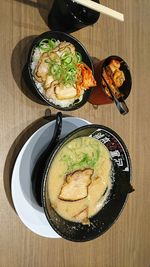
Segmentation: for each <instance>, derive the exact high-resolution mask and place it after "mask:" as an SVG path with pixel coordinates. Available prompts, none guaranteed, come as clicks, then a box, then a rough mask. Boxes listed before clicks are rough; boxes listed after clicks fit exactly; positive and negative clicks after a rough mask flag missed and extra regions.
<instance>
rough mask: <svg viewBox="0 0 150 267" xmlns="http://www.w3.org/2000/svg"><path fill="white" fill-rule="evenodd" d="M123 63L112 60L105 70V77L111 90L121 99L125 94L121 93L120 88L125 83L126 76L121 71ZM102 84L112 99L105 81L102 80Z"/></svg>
mask: <svg viewBox="0 0 150 267" xmlns="http://www.w3.org/2000/svg"><path fill="white" fill-rule="evenodd" d="M120 66H121V62H120V61H118V60H116V59H112V60H111V61H110V63H109V64H108V65H107V66H106V67H105V68H103V73H102V75H103V77H104V79H105V80H106V82H107V83H108V85H109V87H110V89H111V90H112V92H113V94H114V95H115V96H116V97H117V98H120V97H122V96H123V94H122V93H121V92H120V91H119V88H120V87H121V86H122V85H123V83H124V81H125V75H124V73H123V71H122V70H120ZM102 84H103V86H104V88H105V92H106V94H107V95H108V96H109V97H111V95H110V92H109V89H108V88H107V85H106V84H105V81H104V80H102Z"/></svg>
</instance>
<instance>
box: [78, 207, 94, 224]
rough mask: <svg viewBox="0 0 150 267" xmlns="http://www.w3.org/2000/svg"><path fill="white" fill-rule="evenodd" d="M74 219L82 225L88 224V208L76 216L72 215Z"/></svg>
mask: <svg viewBox="0 0 150 267" xmlns="http://www.w3.org/2000/svg"><path fill="white" fill-rule="evenodd" d="M74 218H75V219H76V221H77V222H80V223H82V224H89V223H90V221H89V218H88V208H85V209H84V210H82V211H80V212H79V213H78V214H76V215H74Z"/></svg>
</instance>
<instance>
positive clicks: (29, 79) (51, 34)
mask: <svg viewBox="0 0 150 267" xmlns="http://www.w3.org/2000/svg"><path fill="white" fill-rule="evenodd" d="M47 38H50V39H52V38H54V39H56V40H59V41H67V42H70V43H71V44H73V45H74V46H75V48H76V51H77V52H79V53H80V54H81V55H82V60H83V62H84V63H86V64H87V65H88V67H89V68H90V69H91V70H92V72H93V75H94V68H93V62H92V60H91V58H90V55H89V53H88V51H87V50H86V48H85V47H84V46H83V45H82V44H81V43H80V42H79V41H78V40H77V39H76V38H75V37H73V36H71V35H69V34H67V33H63V32H59V31H48V32H45V33H43V34H41V35H40V36H38V37H37V38H35V40H34V41H33V43H32V45H31V48H30V50H29V54H28V59H27V64H26V66H25V75H24V76H25V79H26V83H27V84H28V86H29V88H31V90H32V92H33V91H34V93H35V95H36V96H38V97H39V98H40V99H41V100H43V103H44V104H47V105H49V106H52V107H53V108H56V109H59V110H64V111H70V110H75V109H78V108H80V107H82V106H83V105H84V104H85V103H86V102H87V100H88V97H89V95H90V91H91V89H90V90H86V91H85V92H84V95H83V99H82V100H81V101H80V102H75V103H74V104H72V105H70V106H69V107H61V106H59V105H55V104H54V103H52V102H50V101H49V100H48V99H47V98H46V97H45V96H44V95H43V94H42V93H41V92H40V91H39V89H38V88H37V86H36V84H35V82H34V79H33V75H32V69H31V63H32V56H33V52H34V49H35V48H36V46H38V44H39V43H40V42H41V40H43V39H47Z"/></svg>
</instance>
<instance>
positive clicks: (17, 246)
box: [0, 0, 150, 267]
mask: <svg viewBox="0 0 150 267" xmlns="http://www.w3.org/2000/svg"><path fill="white" fill-rule="evenodd" d="M101 3H102V4H105V5H107V6H109V7H111V8H113V9H116V10H118V11H120V12H122V13H124V15H125V22H124V23H121V22H119V21H116V20H114V19H112V18H110V17H107V16H104V15H101V17H100V19H99V21H98V23H97V24H95V25H94V26H92V27H87V28H84V29H82V30H80V31H78V32H75V33H73V36H75V37H77V38H78V39H79V40H80V41H81V42H82V43H83V44H84V45H85V46H86V48H87V49H88V51H89V53H90V55H91V56H93V57H97V58H99V59H103V58H105V57H107V56H109V55H113V54H115V55H119V56H121V57H122V58H124V59H125V60H126V61H127V62H128V64H129V66H130V69H131V72H132V79H133V86H132V92H131V94H130V96H129V98H128V99H127V105H128V107H129V110H130V111H129V114H128V115H126V116H121V115H120V114H119V112H118V111H117V109H116V107H115V105H113V104H109V105H103V106H99V107H98V109H94V108H93V106H92V105H91V104H89V103H87V104H86V105H85V106H83V107H82V108H80V109H79V110H76V111H72V112H69V113H67V112H64V114H65V115H68V114H69V115H73V116H78V117H81V118H84V119H87V120H89V121H91V122H92V123H99V124H103V125H105V126H108V127H110V128H112V129H114V130H115V131H116V132H117V133H118V134H119V135H120V136H121V137H122V139H123V140H124V141H125V143H126V145H127V147H128V150H129V153H130V156H131V160H132V168H133V180H132V184H133V187H134V188H135V192H134V193H132V194H131V195H130V196H129V198H128V201H127V204H126V206H125V208H124V211H123V213H122V214H121V216H120V217H119V219H118V220H117V222H116V223H115V224H114V225H113V226H112V227H111V229H109V231H107V232H106V233H105V234H104V235H102V236H101V237H99V238H97V239H96V240H93V241H90V242H85V243H73V242H69V241H66V240H63V239H57V240H56V239H48V238H43V237H40V236H38V235H36V234H34V233H32V232H31V231H30V230H29V229H28V228H26V227H25V226H24V225H23V224H22V222H21V221H20V219H19V217H18V216H17V214H16V213H15V211H14V209H13V208H12V203H11V195H10V179H11V170H12V165H13V161H14V156H15V155H16V154H17V149H18V146H19V144H20V142H21V140H23V138H24V140H25V139H26V138H27V137H28V136H29V135H30V134H31V128H32V127H29V126H35V121H36V122H37V123H44V122H43V119H42V117H43V116H44V114H45V110H46V109H47V106H44V105H41V104H39V103H36V102H35V101H33V100H32V99H31V98H30V95H29V90H28V88H27V87H26V86H25V83H24V81H23V79H22V70H23V67H24V64H25V62H26V57H27V53H28V48H29V45H30V43H31V41H32V40H33V39H34V36H37V35H39V34H41V33H43V32H45V31H47V30H48V26H47V25H46V18H47V14H48V10H49V7H50V5H51V4H52V3H51V1H48V0H47V1H46V0H45V1H42V0H33V1H32V0H1V8H0V21H1V23H0V36H1V42H0V47H1V68H0V69H1V71H0V90H1V97H0V114H1V131H0V138H1V150H0V151H1V160H0V229H1V230H0V266H1V267H12V266H14V267H27V266H29V267H35V266H36V267H41V266H44V267H46V266H49V267H50V266H52V267H58V266H61V267H77V266H80V267H83V266H84V267H94V266H96V267H98V266H100V267H149V266H150V231H149V226H150V212H149V210H150V197H149V188H150V179H149V171H150V168H149V165H150V164H149V155H150V154H149V149H150V146H149V140H148V138H149V134H148V133H149V130H150V127H149V126H150V125H149V119H148V116H149V115H150V109H149V84H150V79H149V77H150V75H149V70H150V57H149V48H150V27H149V16H150V1H149V0H132V1H131V0H126V1H118V0H113V1H112V0H110V1H108V0H106V1H101ZM143 90H144V92H143ZM51 112H52V114H53V115H55V114H56V112H57V110H55V109H51Z"/></svg>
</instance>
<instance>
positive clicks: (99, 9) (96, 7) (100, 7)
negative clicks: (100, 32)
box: [73, 0, 124, 21]
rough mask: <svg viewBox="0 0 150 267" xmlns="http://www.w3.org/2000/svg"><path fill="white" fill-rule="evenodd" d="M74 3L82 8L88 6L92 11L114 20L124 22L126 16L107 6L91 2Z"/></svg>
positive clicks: (77, 0) (80, 0)
mask: <svg viewBox="0 0 150 267" xmlns="http://www.w3.org/2000/svg"><path fill="white" fill-rule="evenodd" d="M73 2H76V3H78V4H80V5H82V6H86V7H88V8H90V9H92V10H95V11H97V12H100V13H102V14H105V15H108V16H110V17H112V18H115V19H117V20H120V21H124V15H123V14H122V13H119V12H117V11H115V10H113V9H111V8H108V7H106V6H103V5H101V4H98V3H96V2H94V1H91V0H73Z"/></svg>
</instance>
